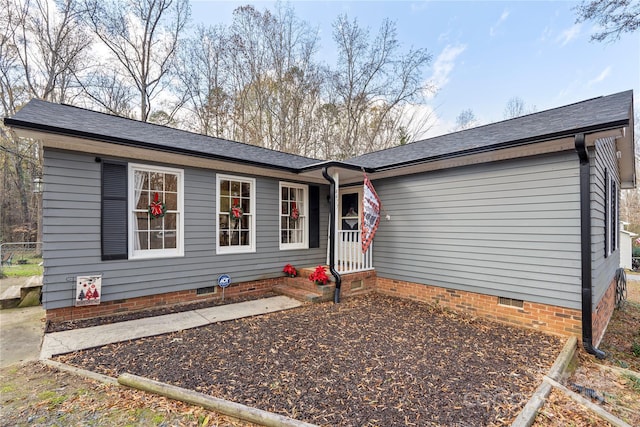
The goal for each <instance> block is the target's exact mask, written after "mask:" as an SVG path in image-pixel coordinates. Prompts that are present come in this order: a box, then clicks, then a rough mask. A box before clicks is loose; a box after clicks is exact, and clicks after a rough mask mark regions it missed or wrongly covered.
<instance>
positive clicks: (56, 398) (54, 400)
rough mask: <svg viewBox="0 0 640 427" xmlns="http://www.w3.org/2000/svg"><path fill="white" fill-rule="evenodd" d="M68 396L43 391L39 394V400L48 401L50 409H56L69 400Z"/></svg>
mask: <svg viewBox="0 0 640 427" xmlns="http://www.w3.org/2000/svg"><path fill="white" fill-rule="evenodd" d="M67 398H68V396H66V395H64V394H58V393H56V392H55V391H49V390H47V391H43V392H42V393H40V394H38V399H40V400H42V401H46V402H47V405H48V406H49V408H54V407H56V406H58V405H60V404H62V403H63V402H64V401H65V400H67Z"/></svg>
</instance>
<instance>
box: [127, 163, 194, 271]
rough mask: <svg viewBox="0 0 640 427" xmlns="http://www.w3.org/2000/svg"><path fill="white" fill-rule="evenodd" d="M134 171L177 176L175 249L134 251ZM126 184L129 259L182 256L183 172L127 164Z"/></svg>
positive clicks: (161, 167) (160, 167) (159, 167)
mask: <svg viewBox="0 0 640 427" xmlns="http://www.w3.org/2000/svg"><path fill="white" fill-rule="evenodd" d="M136 170H142V171H150V172H160V173H171V174H175V175H177V176H178V206H177V207H178V223H177V224H176V226H177V230H176V234H177V236H176V246H177V248H175V249H139V250H137V251H136V250H135V249H134V237H135V236H134V227H133V221H134V220H133V218H134V215H133V210H134V208H135V206H134V204H133V200H134V198H135V195H134V192H135V191H134V188H133V183H134V182H135V179H134V173H135V171H136ZM127 179H128V180H129V181H128V182H127V187H128V197H127V199H128V200H127V205H128V220H127V229H128V233H129V236H128V237H129V259H134V260H135V259H152V258H174V257H182V256H184V170H182V169H175V168H167V167H163V166H155V165H145V164H141V163H129V167H128V176H127Z"/></svg>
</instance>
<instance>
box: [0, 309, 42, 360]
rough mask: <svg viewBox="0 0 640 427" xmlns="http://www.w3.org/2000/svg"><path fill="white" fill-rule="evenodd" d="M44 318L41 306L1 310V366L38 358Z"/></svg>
mask: <svg viewBox="0 0 640 427" xmlns="http://www.w3.org/2000/svg"><path fill="white" fill-rule="evenodd" d="M44 319H45V312H44V310H43V309H42V307H40V306H38V307H25V308H10V309H6V310H0V368H4V367H6V366H9V365H13V364H14V363H18V362H26V361H28V360H38V358H39V357H40V344H41V343H42V336H43V335H44V325H45V323H44Z"/></svg>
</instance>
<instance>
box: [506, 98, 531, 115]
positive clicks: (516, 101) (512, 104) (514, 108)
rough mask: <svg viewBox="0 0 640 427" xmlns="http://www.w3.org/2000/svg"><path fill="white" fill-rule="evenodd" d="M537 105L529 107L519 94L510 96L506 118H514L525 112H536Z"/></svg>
mask: <svg viewBox="0 0 640 427" xmlns="http://www.w3.org/2000/svg"><path fill="white" fill-rule="evenodd" d="M535 111H536V107H535V106H532V107H527V105H526V104H525V102H524V100H523V99H522V98H520V97H519V96H514V97H511V98H509V101H507V105H506V106H505V107H504V118H505V119H513V118H516V117H520V116H524V115H525V114H531V113H535Z"/></svg>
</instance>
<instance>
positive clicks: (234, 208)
mask: <svg viewBox="0 0 640 427" xmlns="http://www.w3.org/2000/svg"><path fill="white" fill-rule="evenodd" d="M229 214H230V215H231V218H233V219H240V218H242V215H244V211H243V210H242V207H240V200H238V199H233V205H231V209H229Z"/></svg>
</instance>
